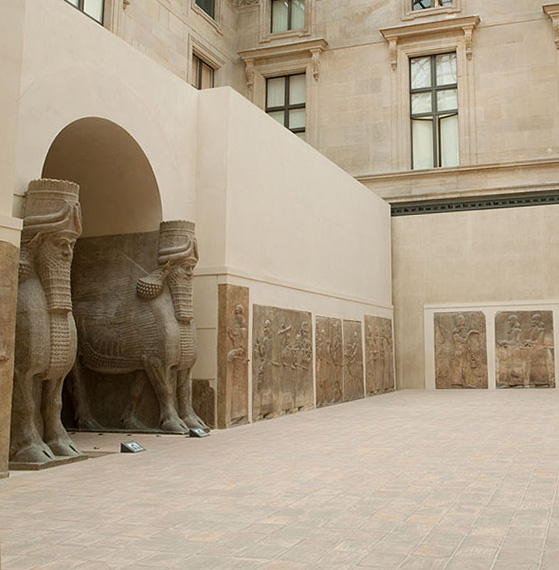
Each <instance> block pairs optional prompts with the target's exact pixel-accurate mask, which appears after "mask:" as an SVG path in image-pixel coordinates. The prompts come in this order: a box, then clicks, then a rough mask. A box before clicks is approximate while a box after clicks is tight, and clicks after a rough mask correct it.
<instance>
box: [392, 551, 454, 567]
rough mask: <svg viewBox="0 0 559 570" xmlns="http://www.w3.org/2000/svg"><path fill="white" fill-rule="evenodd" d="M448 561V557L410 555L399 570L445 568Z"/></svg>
mask: <svg viewBox="0 0 559 570" xmlns="http://www.w3.org/2000/svg"><path fill="white" fill-rule="evenodd" d="M447 563H448V558H431V557H427V558H426V557H424V556H414V555H412V556H410V557H409V558H407V559H406V560H405V561H404V563H403V564H402V565H401V566H400V567H399V568H398V570H400V569H401V570H443V569H444V568H445V566H446V565H447Z"/></svg>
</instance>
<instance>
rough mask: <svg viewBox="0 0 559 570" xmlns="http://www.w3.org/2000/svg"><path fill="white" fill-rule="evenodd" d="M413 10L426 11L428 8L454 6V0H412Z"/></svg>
mask: <svg viewBox="0 0 559 570" xmlns="http://www.w3.org/2000/svg"><path fill="white" fill-rule="evenodd" d="M411 3H412V10H425V9H426V8H440V7H441V6H452V4H453V3H454V0H411Z"/></svg>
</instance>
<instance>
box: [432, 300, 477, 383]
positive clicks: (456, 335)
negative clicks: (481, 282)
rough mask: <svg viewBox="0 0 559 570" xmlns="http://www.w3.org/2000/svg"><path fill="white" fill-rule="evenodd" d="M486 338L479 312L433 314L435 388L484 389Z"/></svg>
mask: <svg viewBox="0 0 559 570" xmlns="http://www.w3.org/2000/svg"><path fill="white" fill-rule="evenodd" d="M487 384H488V377H487V340H486V325H485V315H484V314H483V312H481V311H466V312H459V313H458V312H457V313H435V385H436V387H437V388H441V389H448V388H487Z"/></svg>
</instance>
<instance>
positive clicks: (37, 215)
mask: <svg viewBox="0 0 559 570" xmlns="http://www.w3.org/2000/svg"><path fill="white" fill-rule="evenodd" d="M79 192H80V187H79V186H78V184H76V183H75V182H69V181H68V180H51V179H48V178H43V179H39V180H32V181H31V182H30V183H29V188H28V190H27V194H26V201H25V211H24V219H23V234H22V241H23V242H28V241H31V240H32V239H33V238H34V237H36V236H37V235H39V234H50V233H54V232H65V233H69V234H74V235H75V236H76V237H79V235H80V234H81V232H82V219H81V210H80V203H79Z"/></svg>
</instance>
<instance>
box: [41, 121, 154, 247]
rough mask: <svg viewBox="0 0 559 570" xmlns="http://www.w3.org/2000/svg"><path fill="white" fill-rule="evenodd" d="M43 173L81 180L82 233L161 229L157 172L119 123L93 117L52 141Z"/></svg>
mask: <svg viewBox="0 0 559 570" xmlns="http://www.w3.org/2000/svg"><path fill="white" fill-rule="evenodd" d="M42 175H43V178H57V179H61V180H72V181H73V182H77V183H78V184H79V185H80V202H81V206H82V212H83V234H82V237H92V236H108V235H116V234H131V233H140V232H148V231H154V230H157V228H158V226H159V222H160V221H161V218H162V213H161V199H160V195H159V189H158V186H157V181H156V179H155V175H154V173H153V170H152V168H151V165H150V163H149V161H148V159H147V157H146V155H145V154H144V151H143V150H142V149H141V147H140V145H139V144H138V143H137V142H136V141H135V140H134V139H133V138H132V136H130V134H129V133H128V132H127V131H125V130H124V129H123V128H122V127H120V126H118V125H117V124H115V123H113V122H111V121H108V120H106V119H100V118H97V117H87V118H84V119H79V120H77V121H74V122H73V123H71V124H69V125H68V126H67V127H65V128H64V129H63V130H62V131H60V133H59V134H58V135H57V137H56V138H55V139H54V142H53V143H52V145H51V147H50V149H49V151H48V154H47V157H46V159H45V163H44V166H43V174H42Z"/></svg>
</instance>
